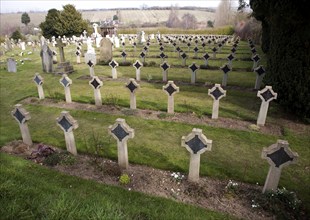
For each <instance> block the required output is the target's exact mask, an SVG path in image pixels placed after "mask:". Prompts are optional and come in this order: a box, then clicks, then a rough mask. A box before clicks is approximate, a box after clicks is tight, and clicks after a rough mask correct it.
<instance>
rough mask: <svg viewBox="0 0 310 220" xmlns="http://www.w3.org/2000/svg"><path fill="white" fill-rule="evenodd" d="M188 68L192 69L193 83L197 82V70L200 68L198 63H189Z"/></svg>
mask: <svg viewBox="0 0 310 220" xmlns="http://www.w3.org/2000/svg"><path fill="white" fill-rule="evenodd" d="M188 68H189V69H190V72H191V84H195V83H196V79H197V73H196V72H197V70H198V69H199V67H198V66H197V65H196V63H192V65H189V66H188Z"/></svg>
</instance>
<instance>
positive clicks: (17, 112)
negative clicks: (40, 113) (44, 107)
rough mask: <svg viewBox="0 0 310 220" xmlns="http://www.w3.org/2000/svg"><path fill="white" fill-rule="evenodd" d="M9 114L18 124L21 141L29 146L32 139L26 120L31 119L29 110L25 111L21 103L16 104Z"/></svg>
mask: <svg viewBox="0 0 310 220" xmlns="http://www.w3.org/2000/svg"><path fill="white" fill-rule="evenodd" d="M11 115H12V116H13V117H14V118H15V120H16V121H17V122H18V124H19V128H20V132H21V135H22V138H23V142H24V143H25V144H27V145H29V146H31V145H32V139H31V136H30V132H29V129H28V125H27V121H29V120H30V119H31V117H30V114H29V112H27V111H26V110H25V109H24V108H23V107H22V105H21V104H16V105H15V108H14V110H13V111H12V112H11Z"/></svg>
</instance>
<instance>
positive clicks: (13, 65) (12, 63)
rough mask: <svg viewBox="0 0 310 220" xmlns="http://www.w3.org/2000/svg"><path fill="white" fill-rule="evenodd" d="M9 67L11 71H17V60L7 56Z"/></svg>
mask: <svg viewBox="0 0 310 220" xmlns="http://www.w3.org/2000/svg"><path fill="white" fill-rule="evenodd" d="M7 68H8V72H9V73H16V71H17V68H16V61H15V59H13V58H7Z"/></svg>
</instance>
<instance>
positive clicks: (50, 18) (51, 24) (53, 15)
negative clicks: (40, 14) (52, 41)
mask: <svg viewBox="0 0 310 220" xmlns="http://www.w3.org/2000/svg"><path fill="white" fill-rule="evenodd" d="M59 17H60V12H59V11H58V10H57V9H55V8H53V9H50V10H48V12H47V15H46V17H45V21H44V22H42V23H41V24H40V28H41V30H42V35H43V36H44V37H45V38H51V37H52V36H58V34H57V30H56V28H55V24H56V23H58V22H59Z"/></svg>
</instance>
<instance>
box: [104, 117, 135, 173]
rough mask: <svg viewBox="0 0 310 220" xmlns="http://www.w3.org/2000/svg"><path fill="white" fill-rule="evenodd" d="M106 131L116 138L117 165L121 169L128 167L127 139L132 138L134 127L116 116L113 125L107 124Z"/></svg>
mask: <svg viewBox="0 0 310 220" xmlns="http://www.w3.org/2000/svg"><path fill="white" fill-rule="evenodd" d="M108 131H109V134H110V135H112V136H113V137H114V138H115V139H116V140H117V155H118V165H119V166H120V168H122V169H128V150H127V141H128V139H129V138H134V135H135V133H134V129H132V128H130V127H129V125H128V124H127V123H126V121H125V119H122V118H118V119H116V122H115V124H114V125H110V126H109V128H108Z"/></svg>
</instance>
